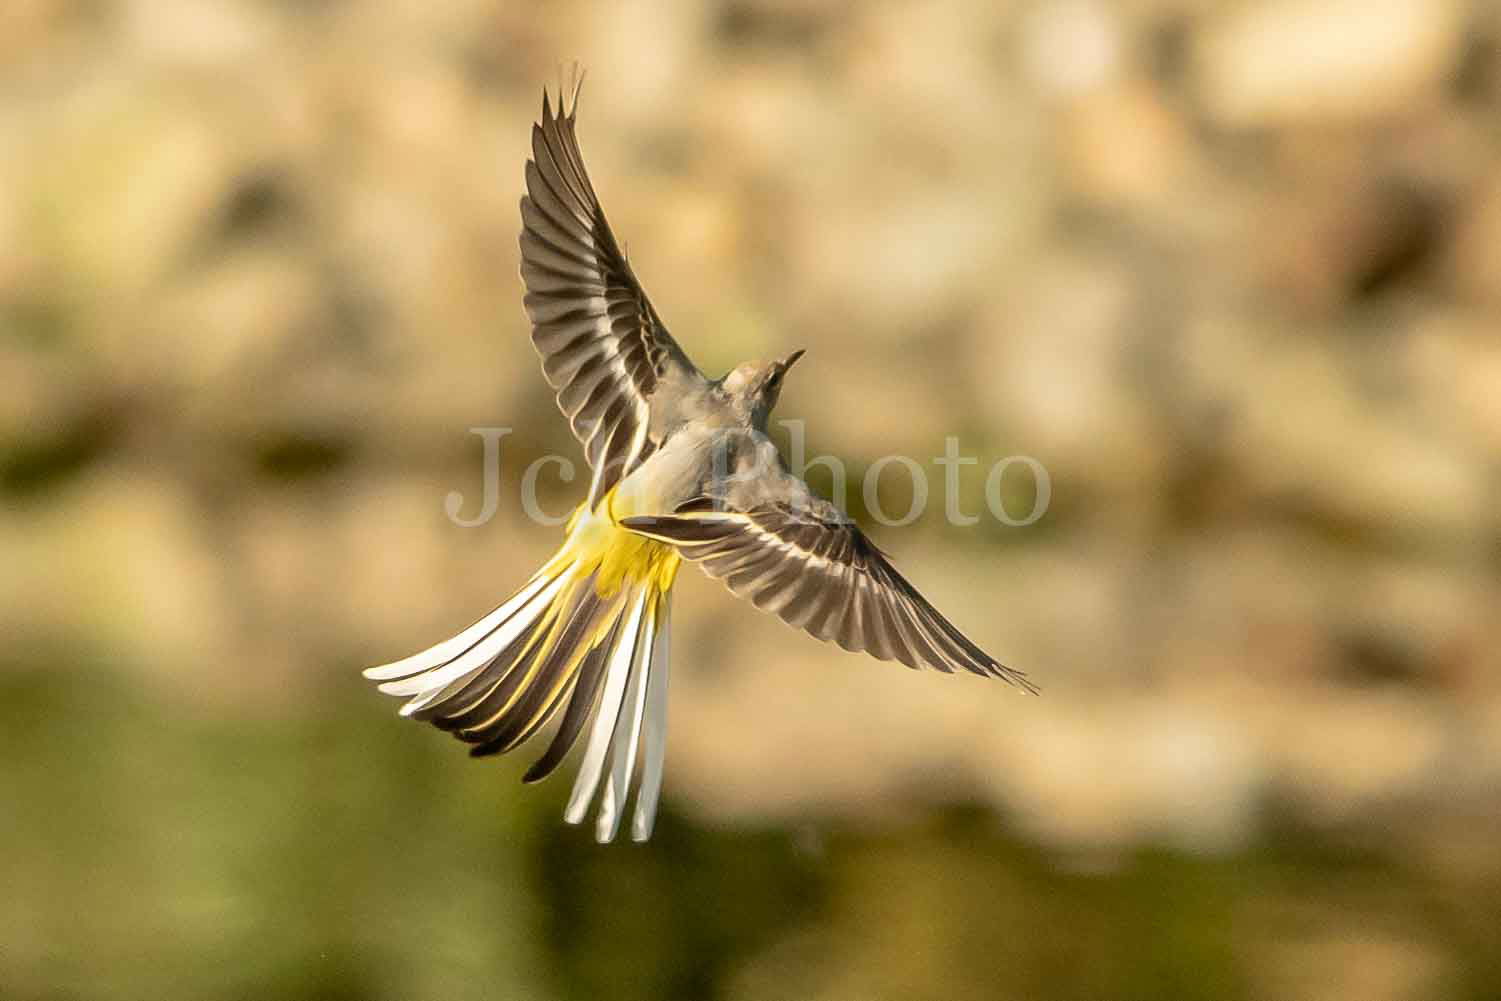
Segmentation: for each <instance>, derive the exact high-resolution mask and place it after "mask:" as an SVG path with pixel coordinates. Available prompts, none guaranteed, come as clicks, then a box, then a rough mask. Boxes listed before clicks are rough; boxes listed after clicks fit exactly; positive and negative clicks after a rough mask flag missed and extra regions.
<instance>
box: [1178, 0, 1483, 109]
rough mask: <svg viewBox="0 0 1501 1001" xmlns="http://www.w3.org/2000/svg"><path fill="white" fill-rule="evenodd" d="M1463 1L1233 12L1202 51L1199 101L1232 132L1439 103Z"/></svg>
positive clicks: (1369, 0)
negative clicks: (1428, 101) (1430, 100)
mask: <svg viewBox="0 0 1501 1001" xmlns="http://www.w3.org/2000/svg"><path fill="white" fill-rule="evenodd" d="M1462 13H1463V8H1462V6H1461V5H1460V4H1459V3H1458V0H1273V2H1270V3H1261V4H1243V5H1236V6H1232V7H1230V8H1229V9H1228V10H1227V11H1225V12H1224V13H1222V14H1220V15H1219V16H1217V17H1215V18H1214V19H1213V20H1212V21H1211V22H1210V23H1209V24H1208V25H1207V26H1206V27H1205V29H1204V32H1203V35H1202V36H1201V37H1200V38H1199V39H1198V44H1197V45H1196V52H1195V55H1196V63H1197V70H1198V77H1199V89H1200V96H1201V99H1202V100H1203V102H1204V105H1205V107H1206V109H1207V110H1208V111H1209V113H1210V114H1211V115H1212V116H1213V117H1214V118H1215V119H1216V120H1217V121H1219V122H1220V123H1221V124H1223V125H1226V126H1230V127H1247V126H1262V125H1280V124H1286V123H1289V122H1294V121H1303V120H1310V119H1321V118H1328V117H1350V116H1370V115H1379V114H1385V113H1389V112H1393V111H1397V110H1400V109H1403V108H1407V107H1410V106H1411V105H1412V104H1413V102H1415V101H1417V100H1420V99H1422V98H1424V97H1428V96H1432V95H1433V94H1434V93H1435V92H1436V89H1437V88H1438V87H1439V86H1440V85H1441V84H1442V82H1443V79H1444V77H1445V74H1447V72H1448V71H1449V70H1450V69H1451V68H1452V67H1453V65H1454V60H1455V58H1456V55H1457V53H1458V47H1459V43H1460V40H1461V37H1462V34H1461V33H1462V29H1463V18H1462Z"/></svg>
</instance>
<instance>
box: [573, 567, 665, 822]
mask: <svg viewBox="0 0 1501 1001" xmlns="http://www.w3.org/2000/svg"><path fill="white" fill-rule="evenodd" d="M649 597H650V594H649V592H648V591H647V589H646V588H642V590H641V593H640V594H639V595H638V596H637V597H636V599H635V601H634V603H633V604H632V606H631V609H630V611H629V612H628V613H627V617H626V620H625V623H624V627H623V628H622V629H621V632H620V636H619V638H618V639H617V640H616V642H615V649H614V650H612V651H610V663H609V664H608V665H607V666H606V668H605V690H604V695H603V697H602V698H601V699H600V702H599V711H598V712H597V713H596V714H595V717H594V725H593V727H592V728H591V729H590V731H589V744H588V746H587V747H586V748H585V749H584V760H583V761H582V763H580V765H579V773H578V777H577V778H576V779H574V782H573V792H572V793H571V794H570V795H569V797H568V807H567V809H566V810H564V811H563V819H564V820H565V821H567V822H568V823H570V824H577V823H580V822H581V821H583V819H584V814H586V813H588V812H589V804H590V803H592V802H593V801H594V793H595V791H596V790H597V789H598V788H599V778H600V775H601V774H602V773H603V771H604V766H605V756H606V754H607V752H608V751H609V750H610V742H611V738H612V737H613V736H614V733H615V723H616V721H617V720H618V719H619V718H620V707H621V703H622V702H623V701H624V697H625V683H626V681H627V680H629V678H630V675H631V661H632V660H634V659H635V656H636V641H637V639H638V637H639V636H640V632H641V618H642V615H643V614H644V612H645V609H646V602H647V599H648V598H649Z"/></svg>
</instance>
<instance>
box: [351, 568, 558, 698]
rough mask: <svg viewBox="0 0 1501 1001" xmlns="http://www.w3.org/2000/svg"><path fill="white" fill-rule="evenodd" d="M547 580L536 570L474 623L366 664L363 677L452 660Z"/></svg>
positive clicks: (385, 676)
mask: <svg viewBox="0 0 1501 1001" xmlns="http://www.w3.org/2000/svg"><path fill="white" fill-rule="evenodd" d="M546 569H547V568H546V567H544V568H543V571H545V570H546ZM547 581H548V578H547V576H546V575H545V573H543V572H542V571H539V572H538V573H537V576H535V577H533V578H532V579H531V580H530V581H528V582H527V585H526V587H523V588H522V589H521V590H520V591H517V592H516V593H515V594H514V595H512V596H511V597H510V598H509V599H508V600H507V601H506V603H505V604H503V605H501V606H500V607H499V608H497V609H495V610H494V611H493V612H490V613H489V614H488V615H486V616H485V617H484V618H482V619H480V620H479V621H478V622H476V623H474V625H472V626H470V627H469V628H468V629H465V630H464V631H463V632H461V633H459V634H458V635H457V636H453V637H450V638H448V639H446V640H444V641H443V642H442V643H439V644H437V645H436V646H431V647H428V648H427V649H426V650H423V651H422V652H421V653H415V654H413V655H412V656H410V657H406V658H403V659H402V660H397V661H392V662H391V663H389V664H382V665H380V666H379V667H367V668H365V670H364V672H363V673H364V675H365V677H367V678H369V679H370V680H372V681H389V680H391V679H393V678H405V677H407V676H408V675H412V674H419V673H421V672H423V671H426V670H428V669H430V668H434V667H437V666H438V665H439V664H446V663H448V662H449V661H450V660H453V658H455V657H457V656H458V655H459V654H461V653H463V652H464V651H465V650H468V649H469V648H470V647H471V646H473V645H474V644H475V643H476V642H478V641H479V639H480V638H481V637H483V636H484V635H485V634H486V633H488V632H490V631H491V630H492V629H494V628H495V627H496V626H498V625H499V624H500V623H502V622H504V621H505V620H506V619H507V618H509V617H510V615H511V614H512V613H513V612H515V611H516V609H518V608H520V607H521V606H522V605H524V604H525V603H526V602H527V601H528V600H530V599H531V597H532V595H534V594H536V593H537V592H538V591H539V590H540V589H541V588H542V587H543V586H544V585H545V584H546V583H547ZM381 691H385V686H381ZM392 694H410V693H392Z"/></svg>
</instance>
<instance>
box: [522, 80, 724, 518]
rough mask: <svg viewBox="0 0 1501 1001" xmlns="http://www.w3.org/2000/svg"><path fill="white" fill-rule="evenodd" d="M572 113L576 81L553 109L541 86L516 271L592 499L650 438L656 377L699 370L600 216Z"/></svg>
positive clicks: (636, 459) (645, 450)
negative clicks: (568, 98) (569, 102)
mask: <svg viewBox="0 0 1501 1001" xmlns="http://www.w3.org/2000/svg"><path fill="white" fill-rule="evenodd" d="M577 111H578V88H577V87H575V88H574V93H573V106H572V107H571V108H568V109H566V110H565V108H564V102H563V99H562V97H561V95H560V96H559V99H558V111H557V113H556V114H554V113H553V111H552V108H551V103H550V101H549V99H548V96H547V94H546V93H544V94H543V95H542V120H541V121H540V122H539V123H537V124H535V125H533V126H532V157H531V159H529V160H528V161H527V162H526V190H527V193H526V194H525V195H523V196H522V198H521V220H522V230H521V278H522V281H523V282H525V283H526V298H525V300H524V302H525V305H526V312H527V315H528V316H529V317H530V318H531V321H532V343H533V344H534V345H536V348H537V352H538V353H539V354H540V355H541V356H542V370H543V373H544V374H545V375H546V376H547V381H548V383H549V384H550V385H551V386H552V387H553V388H554V389H555V390H557V393H558V406H560V407H562V409H563V413H564V414H565V415H566V416H567V417H568V421H569V423H570V425H571V426H572V427H573V433H574V434H575V435H577V436H578V439H579V441H581V442H582V443H583V445H584V455H585V458H586V459H587V460H588V462H589V465H590V467H591V468H592V469H593V470H594V475H593V479H592V481H591V483H590V487H589V504H590V506H591V507H592V506H593V505H594V503H595V502H596V501H598V500H599V498H600V497H601V496H603V495H604V494H605V493H606V492H608V491H609V489H610V488H611V487H612V486H614V485H615V484H616V483H617V482H619V480H620V479H621V477H623V476H624V475H626V474H627V473H629V472H630V471H631V470H632V469H634V468H635V467H636V466H637V465H639V464H640V462H641V460H642V459H644V458H645V457H646V456H647V455H650V454H651V452H652V450H653V449H654V448H655V444H654V443H653V442H651V441H649V440H648V435H647V431H648V427H649V425H650V409H649V408H650V403H651V398H652V395H653V394H654V393H655V392H656V389H657V386H658V384H659V383H660V382H661V381H662V380H663V379H664V378H670V377H672V376H673V375H682V374H697V369H695V368H694V367H693V365H692V363H691V362H689V361H688V359H687V357H686V356H685V355H684V354H683V351H682V349H681V348H679V347H678V345H677V343H676V342H675V341H674V340H673V339H672V336H671V335H670V334H668V332H667V328H666V327H664V326H663V325H662V321H661V319H660V318H659V317H658V316H657V312H656V310H655V309H653V308H652V305H651V302H650V301H648V299H647V298H646V293H645V292H644V291H642V289H641V285H640V283H639V282H637V281H636V276H635V275H634V274H632V272H631V268H630V265H629V264H628V263H627V262H626V258H625V254H624V253H622V252H621V250H620V246H619V244H617V243H616V241H615V236H614V234H613V233H611V232H610V226H609V224H608V223H607V222H605V214H604V211H603V210H602V209H601V208H600V206H599V199H598V198H597V197H596V196H595V194H594V188H593V186H592V185H591V184H590V183H589V175H588V174H587V173H585V171H584V159H583V156H582V155H581V154H580V153H579V147H578V140H577V138H576V137H575V134H574V120H575V117H576V115H577ZM674 370H676V371H674Z"/></svg>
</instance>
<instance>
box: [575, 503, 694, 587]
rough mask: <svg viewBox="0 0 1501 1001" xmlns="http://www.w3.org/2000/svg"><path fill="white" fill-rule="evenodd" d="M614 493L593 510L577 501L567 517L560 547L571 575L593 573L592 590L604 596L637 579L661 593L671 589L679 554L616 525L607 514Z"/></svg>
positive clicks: (676, 571)
mask: <svg viewBox="0 0 1501 1001" xmlns="http://www.w3.org/2000/svg"><path fill="white" fill-rule="evenodd" d="M614 496H615V491H614V490H613V489H612V490H611V491H610V492H609V493H608V494H606V495H605V496H604V497H602V498H600V503H599V506H598V507H597V508H595V510H593V511H589V510H588V509H587V508H586V506H585V505H582V504H581V505H579V508H578V510H576V511H574V512H573V516H572V517H571V518H569V519H568V541H567V542H565V543H564V544H563V550H564V552H566V553H568V554H569V555H570V557H571V558H572V561H573V573H574V575H575V576H578V577H587V576H589V575H590V574H594V575H595V577H594V587H595V590H596V591H597V592H598V594H599V596H600V597H601V598H605V599H610V598H613V597H615V595H617V594H619V593H620V589H621V588H622V587H624V586H625V585H627V584H633V583H637V582H640V583H643V584H646V585H648V586H650V587H653V588H655V589H656V590H657V591H661V592H666V591H668V590H671V588H672V582H673V580H674V579H676V577H677V574H678V567H679V566H681V565H682V562H683V559H682V557H681V556H679V555H678V554H677V550H675V549H673V548H672V547H671V546H669V545H667V544H665V543H662V542H657V541H656V540H654V539H648V538H646V537H645V536H642V535H637V534H636V533H635V532H630V531H627V530H626V529H623V528H621V527H620V526H619V525H617V524H616V523H615V518H614V516H613V514H611V501H612V500H613V499H614Z"/></svg>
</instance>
